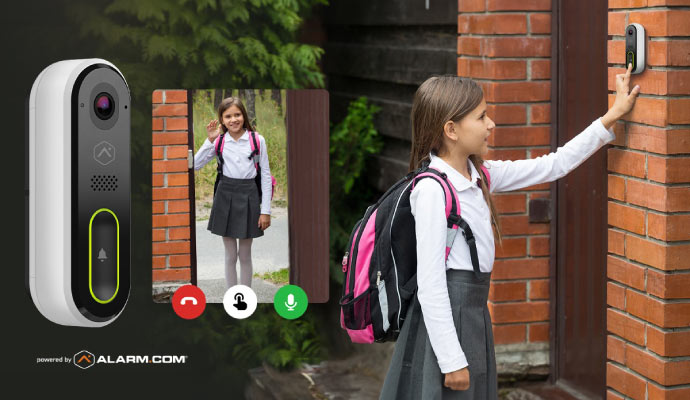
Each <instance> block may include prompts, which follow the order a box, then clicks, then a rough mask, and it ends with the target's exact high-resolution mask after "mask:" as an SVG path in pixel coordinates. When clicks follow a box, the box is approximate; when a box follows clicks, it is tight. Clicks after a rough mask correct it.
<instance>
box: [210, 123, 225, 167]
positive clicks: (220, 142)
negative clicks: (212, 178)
mask: <svg viewBox="0 0 690 400" xmlns="http://www.w3.org/2000/svg"><path fill="white" fill-rule="evenodd" d="M224 146H225V133H223V134H221V135H218V137H217V138H216V140H215V142H214V144H213V147H214V148H215V149H216V157H217V158H218V168H217V170H218V173H219V174H222V173H223V147H224Z"/></svg>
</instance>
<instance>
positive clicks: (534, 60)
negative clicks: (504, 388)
mask: <svg viewBox="0 0 690 400" xmlns="http://www.w3.org/2000/svg"><path fill="white" fill-rule="evenodd" d="M458 10H459V13H460V14H459V16H458V33H459V35H458V75H459V76H464V77H471V78H473V79H475V80H476V81H478V82H480V83H481V85H482V87H483V89H484V98H485V100H486V102H487V104H488V114H489V116H490V117H491V118H492V119H493V120H494V121H495V122H496V129H495V130H494V132H493V134H492V135H491V136H490V137H489V148H490V150H489V154H488V155H487V156H486V158H487V159H498V160H516V159H525V158H536V157H539V156H541V155H543V154H548V153H549V152H550V145H551V142H550V129H551V127H550V113H551V111H550V101H551V92H550V91H551V79H550V78H551V71H550V67H551V60H550V57H551V0H530V1H510V0H478V1H477V0H474V1H473V0H459V4H458ZM547 197H549V184H542V185H537V186H532V187H528V188H525V189H524V190H520V191H515V192H510V193H508V194H496V195H495V197H494V199H495V201H496V204H497V208H498V211H499V213H500V214H501V216H500V219H501V223H502V226H503V235H504V236H503V237H504V239H503V245H502V246H500V247H499V246H497V248H496V261H495V263H494V269H493V276H492V279H493V280H492V283H491V291H490V293H489V310H490V311H491V316H492V320H493V323H494V340H495V345H496V359H497V362H498V364H499V372H501V373H502V374H506V373H526V372H528V373H529V372H533V373H538V374H546V373H548V370H545V368H544V366H546V365H548V363H549V350H548V345H549V279H548V278H549V223H548V221H544V222H541V223H530V222H529V215H528V210H529V205H530V202H531V201H532V200H535V199H540V198H547ZM538 367H541V368H540V369H537V368H538Z"/></svg>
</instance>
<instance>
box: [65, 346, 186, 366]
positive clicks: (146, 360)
mask: <svg viewBox="0 0 690 400" xmlns="http://www.w3.org/2000/svg"><path fill="white" fill-rule="evenodd" d="M187 357H188V356H186V355H153V356H149V355H143V356H142V355H118V356H110V355H100V356H96V355H94V354H93V353H91V352H90V351H88V350H82V351H80V352H78V353H77V354H75V355H74V357H73V362H74V365H76V366H77V367H79V368H81V369H87V368H90V367H93V366H94V365H95V364H185V363H186V362H187Z"/></svg>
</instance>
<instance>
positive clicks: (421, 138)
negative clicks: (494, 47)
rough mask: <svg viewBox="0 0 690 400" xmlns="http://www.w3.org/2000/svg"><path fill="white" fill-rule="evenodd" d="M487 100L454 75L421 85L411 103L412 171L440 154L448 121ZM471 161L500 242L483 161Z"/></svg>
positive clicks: (470, 82)
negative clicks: (444, 129)
mask: <svg viewBox="0 0 690 400" xmlns="http://www.w3.org/2000/svg"><path fill="white" fill-rule="evenodd" d="M483 98H484V92H483V91H482V88H481V87H480V86H479V85H478V84H477V83H476V82H475V81H473V80H472V79H468V78H460V77H459V76H455V75H443V76H434V77H431V78H429V79H427V80H426V81H424V83H422V84H421V85H420V86H419V88H418V89H417V92H415V95H414V100H413V102H412V116H411V118H412V150H411V152H410V171H414V170H416V169H418V168H420V167H421V166H422V164H423V163H424V162H425V161H428V160H429V153H430V152H433V153H435V154H439V151H441V150H442V147H443V126H444V125H445V123H446V122H448V121H453V122H456V123H457V122H459V121H460V120H461V119H462V118H464V117H465V116H466V115H467V114H468V113H469V112H470V111H472V110H474V109H475V108H476V107H477V106H478V105H479V104H480V103H481V102H482V99H483ZM469 159H470V161H471V162H472V164H474V168H475V169H476V170H477V171H478V172H479V174H480V175H481V176H482V180H481V188H482V193H483V194H484V200H486V203H487V204H488V205H489V209H490V210H491V225H492V226H493V230H494V237H495V238H496V239H497V240H498V242H499V243H500V242H501V239H502V235H501V226H500V223H499V221H498V212H497V211H496V207H495V205H494V201H493V198H492V197H491V193H490V192H489V188H488V187H487V186H486V177H484V172H483V171H482V169H481V166H482V164H483V163H484V160H483V159H482V157H481V155H479V154H471V155H470V156H469Z"/></svg>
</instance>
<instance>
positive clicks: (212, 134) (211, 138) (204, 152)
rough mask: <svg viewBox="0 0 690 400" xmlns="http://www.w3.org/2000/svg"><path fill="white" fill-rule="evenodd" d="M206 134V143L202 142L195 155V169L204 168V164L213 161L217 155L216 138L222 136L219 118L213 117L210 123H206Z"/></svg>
mask: <svg viewBox="0 0 690 400" xmlns="http://www.w3.org/2000/svg"><path fill="white" fill-rule="evenodd" d="M206 134H207V135H208V138H207V139H206V140H204V143H202V144H201V147H199V150H197V152H196V154H195V155H194V170H195V171H198V170H200V169H201V168H203V166H204V165H206V164H207V163H208V162H209V161H211V160H212V159H213V157H214V156H215V155H216V149H215V148H214V147H213V144H214V143H215V140H216V138H218V137H219V136H220V123H219V122H218V120H217V119H212V120H211V121H209V123H208V125H206Z"/></svg>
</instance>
